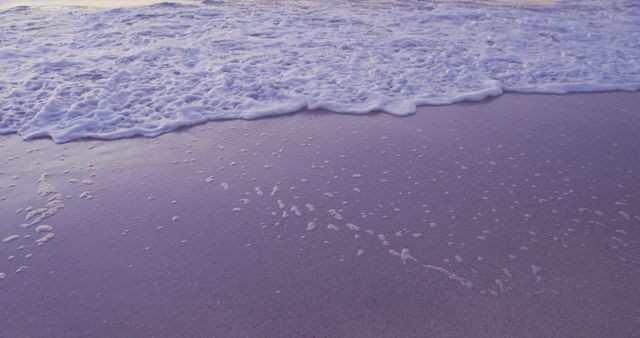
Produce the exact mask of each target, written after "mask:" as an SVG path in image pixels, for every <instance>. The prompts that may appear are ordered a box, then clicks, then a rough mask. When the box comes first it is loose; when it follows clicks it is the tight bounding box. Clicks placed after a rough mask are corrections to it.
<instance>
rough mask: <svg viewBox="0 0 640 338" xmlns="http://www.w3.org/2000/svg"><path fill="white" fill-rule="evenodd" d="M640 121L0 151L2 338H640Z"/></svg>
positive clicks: (518, 121) (282, 128)
mask: <svg viewBox="0 0 640 338" xmlns="http://www.w3.org/2000/svg"><path fill="white" fill-rule="evenodd" d="M639 107H640V92H631V93H629V92H609V93H587V94H566V95H538V94H510V93H507V94H503V95H501V96H499V97H495V98H490V99H488V100H483V101H480V102H461V103H457V104H454V105H447V106H427V107H421V108H419V109H418V112H417V113H416V114H414V115H411V116H407V117H405V118H402V119H397V118H396V117H395V116H393V115H390V114H381V113H373V114H366V115H349V114H336V113H330V112H324V111H305V112H302V113H294V114H289V115H285V116H277V117H269V118H260V119H256V120H227V121H215V122H208V123H205V124H200V125H196V126H192V127H187V128H183V129H182V128H181V130H179V131H174V132H169V133H167V134H163V135H160V136H158V137H155V138H146V137H134V138H126V139H119V140H113V141H101V140H83V141H79V142H78V141H75V142H69V143H64V144H55V143H53V141H51V140H49V139H36V140H32V141H28V142H25V141H23V140H22V139H21V138H20V137H19V136H17V135H15V134H14V135H9V136H0V140H1V141H0V158H2V159H3V160H2V167H1V168H2V169H0V214H2V215H6V216H4V217H3V220H2V224H0V237H1V238H0V239H4V238H7V237H8V236H13V235H18V236H19V238H17V239H13V240H11V241H8V242H6V243H2V242H0V272H3V273H6V276H5V278H4V280H2V281H0V302H2V303H3V304H10V305H8V306H5V307H3V308H2V309H0V318H4V320H3V321H2V322H3V323H2V324H0V335H6V336H43V335H53V336H58V335H69V334H71V335H92V336H122V335H135V336H159V335H164V336H167V335H168V336H178V335H181V336H185V335H190V336H202V335H214V336H258V335H259V336H363V337H365V336H367V337H374V336H390V335H395V336H424V335H435V336H470V335H480V336H496V335H536V336H545V335H577V336H602V335H609V336H634V335H637V334H638V332H640V327H639V326H638V320H640V316H639V315H638V313H637V311H635V309H636V308H637V306H638V305H639V304H640V292H638V290H637V287H635V285H636V284H637V280H639V279H640V269H639V268H638V264H639V263H640V249H639V248H640V247H639V245H640V236H638V231H639V229H640V202H639V201H640V188H639V187H640V174H638V173H640V155H638V151H637V145H638V144H640V133H638V130H640V111H639V110H638V109H639ZM45 173H46V174H47V175H45V176H43V174H45ZM258 188H259V189H258ZM56 196H57V197H56ZM58 200H59V201H60V202H61V203H62V204H64V207H60V205H59V204H55V203H54V204H52V203H51V202H52V201H58ZM29 206H31V207H32V209H28V208H29ZM39 208H43V209H46V210H54V209H55V210H54V211H55V212H53V211H51V212H50V215H48V216H47V217H45V218H43V219H42V220H41V221H40V222H37V224H33V225H32V226H30V227H26V228H25V227H20V224H25V222H31V221H32V220H33V219H34V217H38V215H42V214H46V212H40V213H39V214H38V213H36V214H35V216H31V217H27V216H28V215H29V213H30V212H32V211H33V210H38V209H39ZM19 209H22V210H20V212H17V211H18V210H19ZM27 218H29V219H27ZM43 224H44V225H50V226H51V227H52V232H53V233H55V237H54V238H52V239H51V240H49V241H47V242H46V243H44V244H43V245H39V246H38V245H36V244H35V240H36V239H37V238H40V237H42V236H43V235H44V234H46V233H47V231H46V230H43V231H41V232H40V233H38V232H36V230H35V229H36V227H37V226H38V225H43ZM331 225H332V226H331ZM25 236H29V237H25ZM21 246H24V247H22V248H21ZM29 254H31V256H29V257H27V256H28V255H29ZM9 256H15V257H14V258H12V259H11V260H9V259H5V258H7V257H9ZM22 266H26V267H27V268H25V269H23V271H21V272H16V271H17V270H20V269H21V268H20V267H22ZM612 276H615V278H612Z"/></svg>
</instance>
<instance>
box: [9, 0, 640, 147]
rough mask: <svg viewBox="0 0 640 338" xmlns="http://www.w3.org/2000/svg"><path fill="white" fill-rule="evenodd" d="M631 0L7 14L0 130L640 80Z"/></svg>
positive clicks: (117, 133)
mask: <svg viewBox="0 0 640 338" xmlns="http://www.w3.org/2000/svg"><path fill="white" fill-rule="evenodd" d="M638 18H640V7H639V6H638V5H637V2H636V1H635V0H613V1H607V2H593V1H575V0H569V1H562V2H559V3H558V4H555V5H550V6H533V5H504V4H500V5H487V4H479V3H472V2H462V3H458V2H436V3H427V2H422V1H371V2H348V1H302V0H300V1H279V2H277V4H274V3H272V2H270V1H255V0H249V1H242V2H236V1H229V2H225V1H215V2H212V1H205V2H202V3H195V2H194V3H193V4H176V3H173V4H171V3H162V4H157V5H152V6H144V7H129V8H115V9H100V8H90V7H55V8H37V7H33V8H32V7H24V6H22V7H15V8H9V9H4V10H0V134H10V133H18V134H20V135H21V136H22V137H23V138H25V139H31V138H37V137H50V138H52V139H53V140H54V141H56V142H67V141H72V140H76V139H79V138H86V137H93V138H103V139H115V138H121V137H130V136H134V135H144V136H156V135H159V134H162V133H165V132H168V131H171V130H174V129H176V128H178V127H181V126H188V125H193V124H197V123H202V122H205V121H212V120H223V119H253V118H259V117H262V116H270V115H279V114H287V113H292V112H296V111H299V110H302V109H327V110H331V111H335V112H339V113H351V114H364V113H368V112H371V111H384V112H387V113H390V114H394V115H399V116H403V115H408V114H413V113H415V111H416V106H420V105H443V104H450V103H454V102H458V101H462V100H481V99H483V98H485V97H487V96H495V95H500V94H502V93H503V92H505V91H514V92H527V93H530V92H533V93H567V92H580V91H604V90H638V89H640V62H638V60H640V25H639V24H638Z"/></svg>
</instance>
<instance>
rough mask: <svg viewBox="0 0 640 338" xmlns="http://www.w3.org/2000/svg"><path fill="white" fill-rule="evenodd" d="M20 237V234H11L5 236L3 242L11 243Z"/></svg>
mask: <svg viewBox="0 0 640 338" xmlns="http://www.w3.org/2000/svg"><path fill="white" fill-rule="evenodd" d="M18 238H20V236H19V235H10V236H7V237H5V238H4V239H3V240H2V242H3V243H11V242H13V241H15V240H16V239H18Z"/></svg>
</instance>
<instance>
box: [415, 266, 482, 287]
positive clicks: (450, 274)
mask: <svg viewBox="0 0 640 338" xmlns="http://www.w3.org/2000/svg"><path fill="white" fill-rule="evenodd" d="M423 266H424V267H425V268H427V269H432V270H436V271H438V272H441V273H443V274H444V275H446V276H447V277H448V278H449V279H451V280H455V281H458V282H459V283H460V285H462V286H464V287H466V288H469V289H470V288H472V287H473V283H471V281H469V280H467V279H464V278H462V277H460V276H458V275H456V274H455V273H453V272H451V271H449V270H447V269H445V268H443V267H440V266H435V265H430V264H425V265H423Z"/></svg>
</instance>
